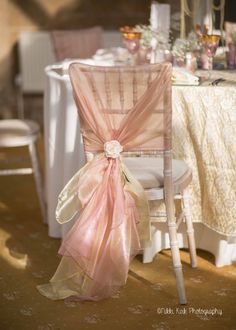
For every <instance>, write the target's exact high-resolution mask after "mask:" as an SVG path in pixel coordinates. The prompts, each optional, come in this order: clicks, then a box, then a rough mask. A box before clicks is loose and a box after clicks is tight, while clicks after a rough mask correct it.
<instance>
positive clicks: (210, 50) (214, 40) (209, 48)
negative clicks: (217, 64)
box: [200, 34, 220, 79]
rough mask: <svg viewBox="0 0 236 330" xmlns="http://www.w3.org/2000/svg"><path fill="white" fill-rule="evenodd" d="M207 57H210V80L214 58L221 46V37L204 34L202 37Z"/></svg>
mask: <svg viewBox="0 0 236 330" xmlns="http://www.w3.org/2000/svg"><path fill="white" fill-rule="evenodd" d="M200 40H201V42H202V46H203V49H204V52H205V54H206V56H207V57H208V79H209V78H210V75H211V71H212V69H213V57H214V56H215V53H216V50H217V47H218V45H219V41H220V36H219V35H215V34H202V35H201V37H200Z"/></svg>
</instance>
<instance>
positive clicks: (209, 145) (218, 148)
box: [44, 66, 236, 266]
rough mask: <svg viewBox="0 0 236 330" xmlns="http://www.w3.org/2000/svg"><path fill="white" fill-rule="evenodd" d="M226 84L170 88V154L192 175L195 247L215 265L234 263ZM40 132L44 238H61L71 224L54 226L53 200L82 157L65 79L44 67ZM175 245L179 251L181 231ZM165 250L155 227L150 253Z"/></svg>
mask: <svg viewBox="0 0 236 330" xmlns="http://www.w3.org/2000/svg"><path fill="white" fill-rule="evenodd" d="M217 74H219V73H217ZM231 78H232V77H231ZM225 85H226V86H175V87H173V150H174V155H175V157H177V158H181V159H184V160H185V161H186V162H187V163H188V165H189V166H190V167H191V168H192V170H193V182H192V184H191V186H190V196H191V201H192V212H193V220H194V222H196V223H195V231H196V241H197V247H199V248H201V249H205V250H208V251H210V252H212V253H213V254H214V255H215V257H216V261H215V263H216V265H217V266H223V265H226V264H230V263H231V262H232V260H236V240H235V238H234V237H235V236H236V143H235V137H236V88H235V87H234V86H231V85H232V84H231V83H229V84H227V82H226V83H225ZM44 129H45V148H46V192H47V205H48V225H49V235H50V236H52V237H61V236H63V235H64V234H65V233H66V232H67V230H68V228H69V227H70V226H71V225H72V224H73V222H70V223H69V224H65V225H59V224H57V222H56V220H55V207H56V203H57V196H58V194H59V192H60V190H61V189H62V188H63V186H64V185H65V183H66V182H67V181H68V180H69V178H70V177H71V176H72V175H73V174H74V173H75V172H76V171H77V170H78V169H79V168H80V167H81V166H82V165H83V164H84V154H83V149H82V144H81V141H80V136H79V135H80V134H79V120H78V117H77V112H76V107H75V104H74V101H73V98H72V90H71V86H70V81H69V77H68V76H67V75H62V72H61V69H60V68H59V69H58V68H57V67H55V66H54V67H53V66H51V67H48V68H46V86H45V104H44ZM179 240H180V246H182V247H184V246H185V245H186V240H185V238H184V236H183V235H182V233H181V230H180V234H179ZM167 247H169V241H168V235H167V230H166V226H165V224H158V226H157V228H155V244H154V246H153V249H155V252H157V251H160V250H161V249H163V248H167Z"/></svg>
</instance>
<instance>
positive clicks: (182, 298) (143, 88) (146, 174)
mask: <svg viewBox="0 0 236 330" xmlns="http://www.w3.org/2000/svg"><path fill="white" fill-rule="evenodd" d="M160 72H164V73H161V74H160ZM70 77H71V80H72V85H73V88H74V96H75V100H76V104H77V105H78V111H79V114H80V118H81V129H82V135H83V139H84V146H85V151H86V156H87V160H88V161H93V159H94V155H95V154H97V153H99V151H100V152H102V145H101V141H102V139H103V140H105V141H106V140H107V139H109V138H110V136H109V134H110V131H111V128H112V129H113V130H114V131H113V134H114V136H115V134H116V132H120V131H119V130H120V129H121V128H120V126H119V125H123V126H121V127H122V129H123V130H124V131H121V132H122V133H123V132H124V135H125V134H127V136H128V137H126V139H124V141H125V143H126V144H124V149H123V153H122V155H123V157H122V159H123V162H124V164H125V165H126V166H127V167H128V168H129V170H130V172H131V173H132V175H133V176H134V177H135V178H136V179H137V180H138V181H139V182H140V183H141V185H142V186H143V188H144V190H145V192H146V196H147V199H148V200H149V201H156V202H157V203H158V202H160V201H161V202H164V203H165V207H166V217H167V225H168V229H169V236H170V247H171V252H172V261H173V268H174V272H175V276H176V281H177V291H178V295H179V302H180V303H181V304H185V303H186V301H187V300H186V295H185V289H184V280H183V273H182V265H181V260H180V253H179V244H178V237H177V229H178V226H179V224H180V222H181V221H182V220H183V219H184V220H185V221H186V225H187V237H188V242H189V250H190V259H191V265H192V267H196V265H197V260H196V247H195V240H194V231H193V225H192V219H191V213H190V209H189V203H188V195H187V190H186V189H187V187H188V185H189V183H190V182H191V178H192V173H191V170H190V169H189V168H188V166H187V165H186V164H185V163H184V162H183V161H181V160H172V150H171V146H172V144H171V137H172V133H171V132H172V127H171V116H172V110H171V109H172V104H171V102H172V98H171V68H170V67H168V66H166V65H165V64H163V65H153V66H152V65H146V66H143V67H142V66H137V67H122V68H119V67H116V68H110V67H100V68H99V67H92V66H86V65H82V64H72V65H71V70H70ZM88 86H89V87H88ZM162 89H163V90H162ZM147 93H149V94H147ZM147 95H148V96H149V97H147ZM160 95H162V96H160ZM85 100H87V101H86V102H85ZM88 100H89V101H88ZM90 102H91V104H93V106H91V105H90V106H87V104H88V103H89V104H90ZM92 102H93V103H92ZM141 105H142V106H141ZM95 108H96V109H95ZM147 109H148V111H147ZM87 112H88V113H89V114H90V116H88V115H87ZM93 112H94V114H93ZM95 112H96V114H95ZM100 112H101V116H99V113H100ZM144 112H145V115H146V116H148V118H149V120H148V121H147V118H146V117H145V116H144ZM91 113H92V115H91ZM134 114H135V115H134ZM135 116H136V117H137V118H135ZM124 118H126V120H127V123H126V125H127V127H126V126H124ZM127 118H128V119H127ZM130 118H132V120H131V119H130ZM140 118H142V120H141V119H140ZM122 120H123V121H122ZM88 123H89V125H88ZM137 123H138V124H137ZM144 123H145V124H144ZM106 125H107V127H106ZM142 125H146V126H142ZM101 127H103V130H102V129H101ZM104 127H105V128H106V129H105V128H104ZM108 127H109V128H108ZM124 127H125V129H124ZM122 133H119V134H120V136H122ZM101 136H102V138H101ZM148 136H149V137H148ZM120 139H121V142H120V143H122V137H120ZM96 150H97V152H96ZM160 155H162V157H160ZM131 156H132V157H131ZM126 180H127V181H128V182H132V178H129V177H128V176H127V175H126ZM67 189H68V188H67ZM76 191H77V190H76ZM76 196H77V195H76ZM174 197H175V198H181V199H182V212H181V215H180V216H179V218H178V219H176V216H175V206H174ZM63 198H64V197H63ZM66 198H68V197H67V196H65V199H66ZM150 220H151V222H152V221H154V222H155V221H157V220H158V217H157V216H156V215H155V216H153V215H152V214H150ZM153 256H154V254H153V250H152V247H151V248H149V247H148V248H146V247H144V261H145V262H148V261H149V262H150V261H151V260H152V259H153Z"/></svg>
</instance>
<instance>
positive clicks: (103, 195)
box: [59, 158, 140, 300]
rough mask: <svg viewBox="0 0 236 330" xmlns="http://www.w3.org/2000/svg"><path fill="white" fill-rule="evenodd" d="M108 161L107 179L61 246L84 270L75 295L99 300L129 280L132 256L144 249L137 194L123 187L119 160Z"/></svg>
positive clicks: (80, 298)
mask: <svg viewBox="0 0 236 330" xmlns="http://www.w3.org/2000/svg"><path fill="white" fill-rule="evenodd" d="M104 161H105V162H107V163H108V166H107V169H106V171H105V174H104V177H103V183H102V184H100V185H99V186H98V189H97V190H96V191H95V192H94V194H93V196H92V198H91V200H90V202H89V203H88V204H87V205H86V206H85V208H84V209H83V211H82V213H81V215H80V218H79V220H78V221H77V222H76V223H75V225H74V226H73V228H72V229H71V230H70V232H69V233H68V234H67V236H66V238H65V239H64V240H63V243H62V245H61V248H60V250H59V253H60V254H61V255H63V256H66V257H70V258H72V259H73V261H74V262H75V263H76V264H77V265H78V266H79V269H80V270H82V271H81V274H80V280H78V277H77V278H76V282H77V284H78V283H80V287H79V288H78V290H79V294H78V295H76V296H74V297H73V298H74V299H79V300H83V299H86V300H99V299H103V298H106V297H109V296H111V295H112V294H114V292H116V291H117V290H118V289H119V288H120V287H121V286H122V285H124V284H125V282H126V278H127V274H128V269H129V263H130V259H131V258H132V257H134V256H135V255H136V254H137V252H138V251H139V250H140V244H139V238H138V233H137V228H136V222H137V221H138V218H137V211H136V207H135V203H134V201H133V198H132V197H131V196H130V194H129V193H128V192H124V190H123V186H122V178H121V174H120V170H119V164H118V163H119V160H117V159H116V160H112V159H105V158H104ZM124 210H126V212H123V211H124ZM71 281H73V278H72V279H71Z"/></svg>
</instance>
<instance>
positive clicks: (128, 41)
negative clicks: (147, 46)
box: [120, 26, 141, 64]
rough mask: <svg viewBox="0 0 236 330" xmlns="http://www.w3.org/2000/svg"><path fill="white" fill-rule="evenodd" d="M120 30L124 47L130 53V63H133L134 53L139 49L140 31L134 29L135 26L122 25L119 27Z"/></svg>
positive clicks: (134, 59)
mask: <svg viewBox="0 0 236 330" xmlns="http://www.w3.org/2000/svg"><path fill="white" fill-rule="evenodd" d="M120 31H121V33H122V36H123V42H124V44H125V47H126V48H127V50H128V51H129V53H130V54H131V55H132V64H135V62H136V54H137V52H138V51H139V47H140V38H141V32H139V31H137V30H135V28H132V27H130V26H124V27H122V28H120Z"/></svg>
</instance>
